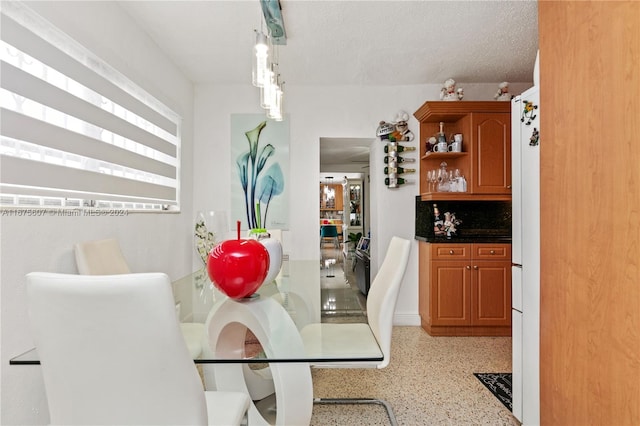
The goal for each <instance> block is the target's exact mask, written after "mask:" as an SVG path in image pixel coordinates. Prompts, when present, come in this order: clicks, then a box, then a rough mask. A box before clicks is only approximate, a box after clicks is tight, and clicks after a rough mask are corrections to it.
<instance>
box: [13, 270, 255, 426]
mask: <svg viewBox="0 0 640 426" xmlns="http://www.w3.org/2000/svg"><path fill="white" fill-rule="evenodd" d="M26 294H27V307H28V313H29V319H30V323H31V328H32V332H33V339H34V341H35V345H36V350H37V351H38V355H39V357H40V362H41V365H42V374H43V378H44V384H45V391H46V395H47V403H48V406H49V415H50V422H51V423H52V424H64V425H94V424H101V425H124V424H126V425H180V424H182V425H186V424H189V425H206V424H213V425H225V426H227V425H237V424H240V423H241V422H242V421H243V419H244V418H245V415H246V412H247V409H248V406H249V398H248V395H246V394H244V393H239V392H205V391H204V389H203V387H202V382H201V379H200V377H199V375H198V373H197V370H196V369H195V368H194V364H193V359H192V358H191V356H190V355H189V351H188V349H187V347H186V345H185V343H184V340H183V339H182V334H181V331H180V326H179V323H178V319H177V317H176V315H175V309H174V303H173V295H172V288H171V282H170V280H169V277H168V276H167V275H165V274H162V273H145V274H120V275H98V276H88V275H72V274H55V273H43V272H33V273H30V274H27V276H26Z"/></svg>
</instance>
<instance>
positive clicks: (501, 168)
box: [471, 112, 511, 194]
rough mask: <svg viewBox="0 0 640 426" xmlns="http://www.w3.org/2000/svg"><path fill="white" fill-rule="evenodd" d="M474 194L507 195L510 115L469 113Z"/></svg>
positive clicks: (509, 175) (508, 184) (509, 185)
mask: <svg viewBox="0 0 640 426" xmlns="http://www.w3.org/2000/svg"><path fill="white" fill-rule="evenodd" d="M471 120H472V133H473V148H472V160H471V163H472V171H471V173H472V176H473V178H472V179H471V192H473V193H474V194H511V114H508V113H497V112H494V113H473V114H472V119H471Z"/></svg>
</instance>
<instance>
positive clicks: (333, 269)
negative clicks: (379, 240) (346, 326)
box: [319, 138, 375, 321]
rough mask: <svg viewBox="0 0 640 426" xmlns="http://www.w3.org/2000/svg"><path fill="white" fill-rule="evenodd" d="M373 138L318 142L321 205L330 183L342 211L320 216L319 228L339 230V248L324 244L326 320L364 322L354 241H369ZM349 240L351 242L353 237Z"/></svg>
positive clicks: (322, 267) (322, 276)
mask: <svg viewBox="0 0 640 426" xmlns="http://www.w3.org/2000/svg"><path fill="white" fill-rule="evenodd" d="M373 142H375V138H320V179H319V183H320V204H321V207H323V206H324V204H323V198H322V197H323V188H324V186H326V185H327V182H329V183H330V184H333V185H332V188H339V189H341V193H340V194H336V196H337V197H342V200H341V203H339V204H341V206H342V208H341V209H339V210H340V211H326V210H323V209H321V210H320V225H321V226H322V225H323V224H324V223H325V222H326V224H325V225H333V224H337V225H338V226H340V228H341V235H340V242H339V245H338V247H336V246H335V245H333V244H330V241H327V240H322V241H321V250H320V283H321V298H322V320H323V321H331V318H335V317H336V316H349V317H351V319H352V320H353V321H366V316H364V313H365V311H366V298H365V296H364V294H362V292H361V291H360V290H359V288H358V284H357V281H356V280H357V276H356V275H357V274H355V270H356V269H355V266H356V264H355V262H356V258H355V247H356V245H357V239H356V238H355V236H356V235H358V236H362V235H367V232H368V226H369V205H370V196H369V193H368V183H369V161H370V150H371V146H372V143H373ZM350 235H351V238H349V236H350Z"/></svg>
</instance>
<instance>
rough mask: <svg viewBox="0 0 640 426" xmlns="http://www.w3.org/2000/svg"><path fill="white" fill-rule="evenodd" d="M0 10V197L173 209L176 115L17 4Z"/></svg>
mask: <svg viewBox="0 0 640 426" xmlns="http://www.w3.org/2000/svg"><path fill="white" fill-rule="evenodd" d="M0 18H1V22H0V28H1V40H0V205H1V206H29V207H34V206H45V207H55V206H58V207H81V206H91V207H98V208H100V207H105V208H113V207H118V208H127V209H133V210H137V209H139V210H146V209H155V210H159V209H167V208H169V206H173V207H171V208H172V209H177V208H179V206H178V202H179V190H180V180H179V173H178V171H179V162H180V126H181V118H180V116H179V115H178V114H176V113H175V112H173V111H172V110H171V109H170V108H169V107H167V106H166V105H164V104H163V103H162V102H160V101H159V100H157V99H156V98H154V97H153V96H152V95H150V94H149V93H147V92H146V91H145V90H143V89H142V88H141V87H139V86H138V85H136V84H135V83H133V82H132V81H131V80H129V79H128V78H127V77H125V76H124V75H123V74H121V73H119V72H118V71H117V70H115V69H114V68H113V67H111V66H110V65H109V64H107V63H106V62H104V61H102V60H101V59H100V58H98V57H97V56H95V55H94V54H92V53H91V52H90V51H88V50H87V49H85V48H84V47H83V46H81V45H80V44H79V43H77V42H76V41H74V40H73V39H71V38H70V37H69V36H67V35H66V34H64V33H63V32H62V31H60V30H58V29H56V28H55V27H54V26H53V25H52V24H51V23H49V22H48V21H46V20H45V19H44V18H42V17H40V16H39V15H37V14H36V13H35V12H33V11H32V10H31V9H29V8H28V7H27V6H26V5H24V4H22V3H20V2H3V8H2V13H1V14H0Z"/></svg>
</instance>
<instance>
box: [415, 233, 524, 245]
mask: <svg viewBox="0 0 640 426" xmlns="http://www.w3.org/2000/svg"><path fill="white" fill-rule="evenodd" d="M415 239H416V240H418V241H424V242H426V243H440V244H442V243H445V244H446V243H451V244H455V243H460V244H464V243H502V244H511V237H510V236H505V235H464V236H462V235H460V236H454V237H451V238H447V237H419V236H417V235H416V237H415Z"/></svg>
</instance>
